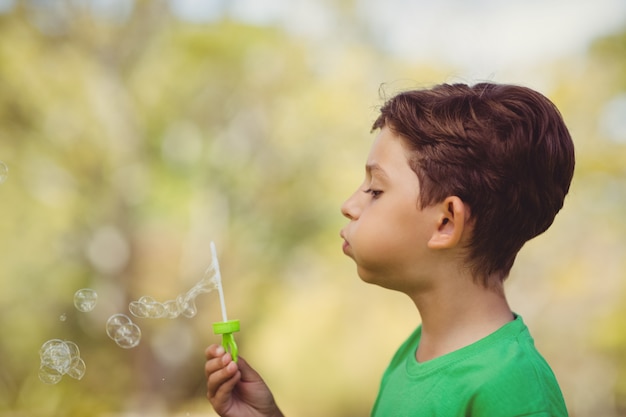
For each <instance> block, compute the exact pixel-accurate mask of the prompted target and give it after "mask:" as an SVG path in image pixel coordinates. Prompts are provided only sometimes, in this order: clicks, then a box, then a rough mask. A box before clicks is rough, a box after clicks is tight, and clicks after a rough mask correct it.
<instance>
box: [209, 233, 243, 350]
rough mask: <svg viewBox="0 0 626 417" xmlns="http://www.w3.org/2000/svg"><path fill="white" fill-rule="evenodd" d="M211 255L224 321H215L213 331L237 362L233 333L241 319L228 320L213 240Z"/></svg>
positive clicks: (236, 330) (237, 329)
mask: <svg viewBox="0 0 626 417" xmlns="http://www.w3.org/2000/svg"><path fill="white" fill-rule="evenodd" d="M211 256H212V257H213V265H214V267H215V286H216V287H217V292H218V293H219V296H220V305H221V306H222V321H221V322H217V323H213V333H215V334H221V335H222V346H223V347H224V349H226V351H227V352H230V354H231V355H232V357H233V360H234V361H235V362H237V356H238V353H239V350H238V349H237V343H235V338H234V337H233V333H234V332H238V331H239V320H228V317H227V316H226V303H225V302H224V290H223V289H222V275H221V274H220V264H219V262H218V260H217V251H216V250H215V243H213V242H211Z"/></svg>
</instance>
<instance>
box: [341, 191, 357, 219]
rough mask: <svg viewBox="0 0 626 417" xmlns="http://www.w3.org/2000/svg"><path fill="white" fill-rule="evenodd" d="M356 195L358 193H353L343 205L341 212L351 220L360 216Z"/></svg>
mask: <svg viewBox="0 0 626 417" xmlns="http://www.w3.org/2000/svg"><path fill="white" fill-rule="evenodd" d="M355 197H356V193H354V194H352V195H351V196H350V198H348V199H347V200H346V201H344V203H343V204H342V205H341V214H343V215H344V217H346V218H348V219H350V220H356V219H357V218H358V217H359V208H358V205H357V201H356V198H355Z"/></svg>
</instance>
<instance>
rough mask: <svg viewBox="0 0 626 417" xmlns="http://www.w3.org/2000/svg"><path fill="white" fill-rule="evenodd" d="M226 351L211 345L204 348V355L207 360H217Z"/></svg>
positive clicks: (219, 346)
mask: <svg viewBox="0 0 626 417" xmlns="http://www.w3.org/2000/svg"><path fill="white" fill-rule="evenodd" d="M224 353H226V351H225V350H224V347H223V346H222V345H218V344H213V345H210V346H209V347H207V348H206V350H205V351H204V355H205V356H206V358H207V359H212V358H217V357H220V356H223V355H224Z"/></svg>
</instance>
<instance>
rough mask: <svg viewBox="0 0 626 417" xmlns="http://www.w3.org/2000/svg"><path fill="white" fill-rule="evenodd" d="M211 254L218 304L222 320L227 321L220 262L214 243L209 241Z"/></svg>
mask: <svg viewBox="0 0 626 417" xmlns="http://www.w3.org/2000/svg"><path fill="white" fill-rule="evenodd" d="M211 256H212V257H213V262H215V284H216V286H217V292H218V293H219V295H220V304H221V306H222V321H228V317H227V316H226V303H225V302H224V290H223V289H222V274H221V273H220V263H219V261H218V260H217V251H216V250H215V243H213V242H211Z"/></svg>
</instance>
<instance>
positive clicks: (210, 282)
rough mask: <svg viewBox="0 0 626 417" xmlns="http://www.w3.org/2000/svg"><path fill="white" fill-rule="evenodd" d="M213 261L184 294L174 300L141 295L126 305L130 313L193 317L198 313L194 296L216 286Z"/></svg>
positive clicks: (146, 315) (139, 315) (155, 316)
mask: <svg viewBox="0 0 626 417" xmlns="http://www.w3.org/2000/svg"><path fill="white" fill-rule="evenodd" d="M216 269H217V268H216V265H215V261H213V262H212V263H211V266H209V268H208V269H207V270H206V272H205V273H204V276H203V278H202V279H201V280H200V281H198V283H196V285H194V286H193V287H191V289H189V291H187V292H186V293H185V294H179V295H178V296H177V297H176V299H174V300H167V301H164V302H159V301H156V300H155V299H154V298H152V297H149V296H143V297H141V298H139V300H136V301H131V302H130V303H129V305H128V310H129V311H130V313H131V314H132V315H133V316H135V317H139V318H150V319H161V318H167V319H175V318H177V317H179V316H180V315H183V316H185V317H187V318H191V317H194V316H195V315H196V314H197V313H198V309H197V308H196V301H195V299H196V297H197V296H198V295H199V294H202V293H207V292H211V291H213V290H214V289H216V288H217V281H216V279H215V276H216Z"/></svg>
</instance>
